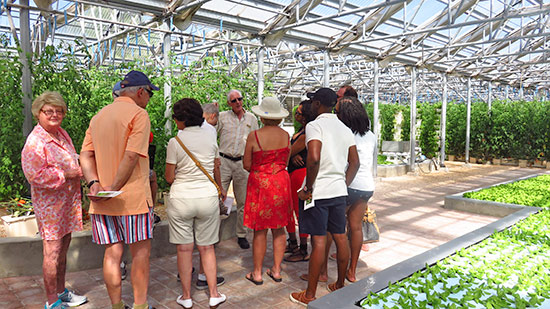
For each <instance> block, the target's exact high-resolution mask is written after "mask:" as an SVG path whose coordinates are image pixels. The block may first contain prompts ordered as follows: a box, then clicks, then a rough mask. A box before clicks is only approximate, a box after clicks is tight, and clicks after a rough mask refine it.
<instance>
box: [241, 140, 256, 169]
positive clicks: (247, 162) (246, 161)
mask: <svg viewBox="0 0 550 309" xmlns="http://www.w3.org/2000/svg"><path fill="white" fill-rule="evenodd" d="M253 134H254V131H252V132H250V133H249V134H248V138H247V139H246V145H245V146H244V156H243V168H244V169H245V170H246V171H247V172H249V173H250V167H252V148H253V146H254V145H253V144H254V136H253Z"/></svg>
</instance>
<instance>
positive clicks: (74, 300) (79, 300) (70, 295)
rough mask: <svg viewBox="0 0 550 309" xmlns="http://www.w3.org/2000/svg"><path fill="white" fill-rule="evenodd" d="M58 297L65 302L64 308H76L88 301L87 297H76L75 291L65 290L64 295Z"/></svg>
mask: <svg viewBox="0 0 550 309" xmlns="http://www.w3.org/2000/svg"><path fill="white" fill-rule="evenodd" d="M57 297H58V298H59V300H61V301H62V302H63V305H64V306H67V307H76V306H80V305H82V304H83V303H85V302H87V301H88V298H86V296H82V295H76V294H75V293H74V292H73V291H69V290H67V289H65V291H63V293H61V294H58V295H57Z"/></svg>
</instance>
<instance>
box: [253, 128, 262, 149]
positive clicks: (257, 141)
mask: <svg viewBox="0 0 550 309" xmlns="http://www.w3.org/2000/svg"><path fill="white" fill-rule="evenodd" d="M256 132H258V130H256V131H254V136H256V143H258V147H260V150H261V151H264V150H263V149H262V145H260V140H259V139H258V134H257V133H256Z"/></svg>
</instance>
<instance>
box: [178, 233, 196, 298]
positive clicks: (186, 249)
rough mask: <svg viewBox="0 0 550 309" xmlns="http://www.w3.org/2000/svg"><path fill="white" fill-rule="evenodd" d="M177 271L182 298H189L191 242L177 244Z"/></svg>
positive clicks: (191, 258) (191, 265) (191, 266)
mask: <svg viewBox="0 0 550 309" xmlns="http://www.w3.org/2000/svg"><path fill="white" fill-rule="evenodd" d="M176 250H177V254H178V272H179V273H180V279H181V289H182V292H183V293H182V296H183V299H190V298H191V272H192V271H193V244H192V243H191V244H185V245H177V246H176Z"/></svg>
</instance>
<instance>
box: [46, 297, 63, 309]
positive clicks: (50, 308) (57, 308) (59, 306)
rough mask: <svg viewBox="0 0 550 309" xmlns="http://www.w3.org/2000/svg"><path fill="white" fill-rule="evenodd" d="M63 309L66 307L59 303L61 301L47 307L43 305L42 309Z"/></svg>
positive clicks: (59, 300)
mask: <svg viewBox="0 0 550 309" xmlns="http://www.w3.org/2000/svg"><path fill="white" fill-rule="evenodd" d="M65 308H67V307H66V306H65V305H63V303H62V302H61V299H58V300H56V301H55V303H53V304H51V305H48V303H46V304H45V305H44V309H65Z"/></svg>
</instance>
